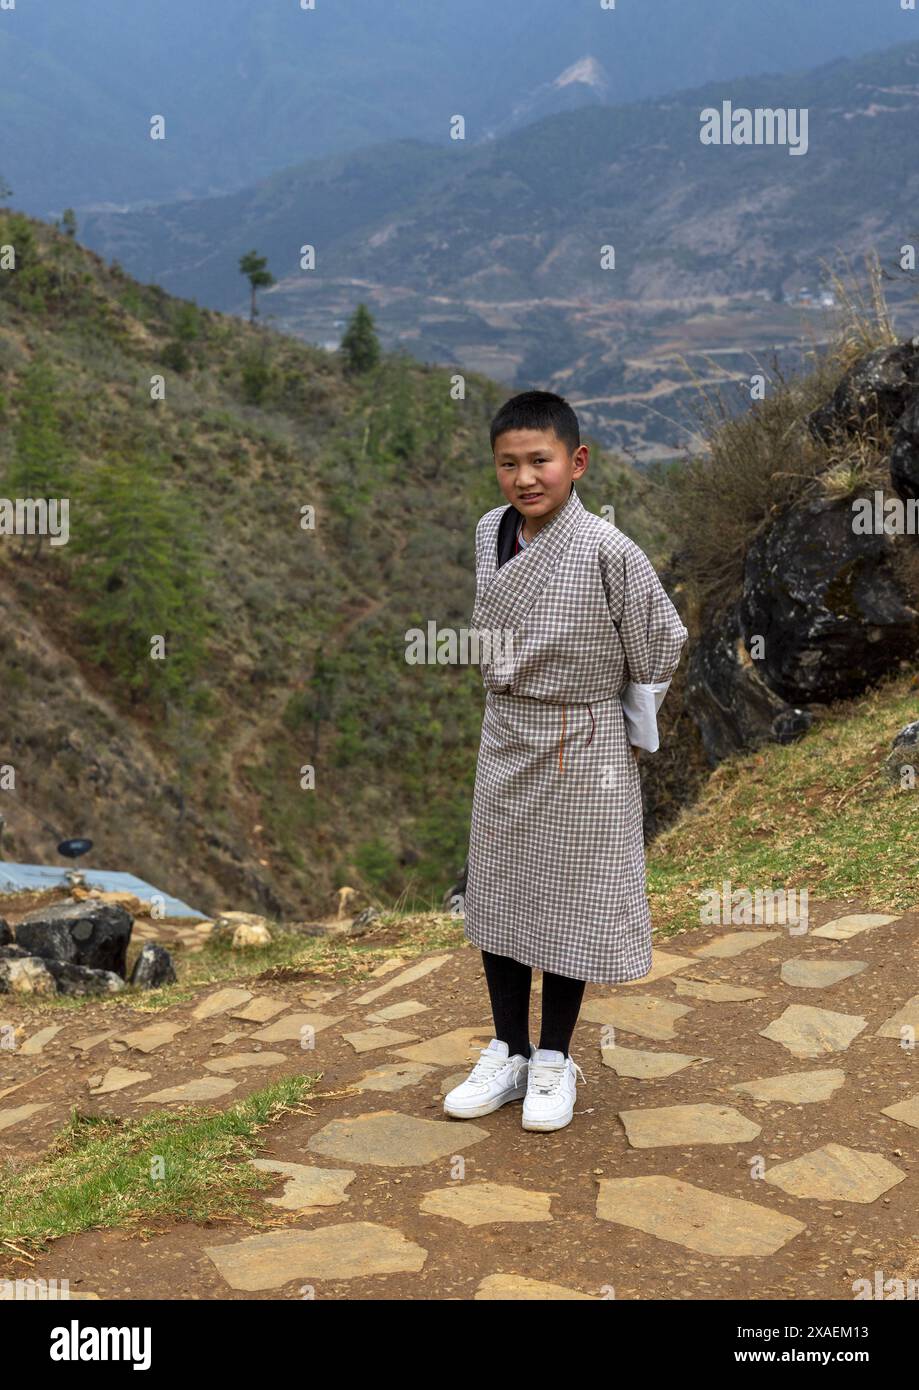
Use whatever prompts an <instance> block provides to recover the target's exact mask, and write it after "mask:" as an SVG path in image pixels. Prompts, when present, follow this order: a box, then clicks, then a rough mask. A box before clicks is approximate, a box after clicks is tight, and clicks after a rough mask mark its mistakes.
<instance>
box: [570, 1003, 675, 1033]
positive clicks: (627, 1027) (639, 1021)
mask: <svg viewBox="0 0 919 1390" xmlns="http://www.w3.org/2000/svg"><path fill="white" fill-rule="evenodd" d="M688 1013H692V1006H691V1005H689V1004H676V1003H674V1001H673V1000H672V999H660V998H658V997H657V996H656V995H654V994H640V995H635V996H634V997H630V998H625V997H624V996H622V995H614V994H610V995H607V996H606V998H601V999H587V1000H585V1002H584V1005H583V1007H582V1009H581V1018H584V1019H587V1021H588V1022H589V1023H602V1024H605V1025H606V1026H608V1027H612V1028H621V1029H622V1031H623V1032H624V1033H637V1035H638V1036H639V1037H641V1038H658V1039H662V1038H675V1037H676V1029H675V1028H674V1026H673V1025H674V1024H675V1023H676V1021H677V1019H680V1018H682V1017H683V1015H684V1014H688Z"/></svg>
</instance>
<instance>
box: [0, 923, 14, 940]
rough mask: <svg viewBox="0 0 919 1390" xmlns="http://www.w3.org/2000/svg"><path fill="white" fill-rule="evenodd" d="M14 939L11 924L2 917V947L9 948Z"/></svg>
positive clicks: (0, 933) (0, 936)
mask: <svg viewBox="0 0 919 1390" xmlns="http://www.w3.org/2000/svg"><path fill="white" fill-rule="evenodd" d="M12 939H13V933H12V930H11V928H10V924H9V922H5V921H4V920H3V918H2V917H0V946H8V945H9V944H10V942H11V941H12Z"/></svg>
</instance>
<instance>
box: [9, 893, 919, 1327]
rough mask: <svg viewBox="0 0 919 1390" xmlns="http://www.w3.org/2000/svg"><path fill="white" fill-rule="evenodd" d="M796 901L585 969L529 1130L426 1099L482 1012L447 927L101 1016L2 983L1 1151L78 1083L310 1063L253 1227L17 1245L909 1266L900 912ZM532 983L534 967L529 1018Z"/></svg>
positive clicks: (166, 1079) (908, 1084)
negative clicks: (568, 1073) (421, 943)
mask: <svg viewBox="0 0 919 1390" xmlns="http://www.w3.org/2000/svg"><path fill="white" fill-rule="evenodd" d="M811 920H812V927H811V930H810V932H809V933H808V934H807V935H803V936H801V935H790V934H788V933H787V932H786V931H785V930H784V929H782V928H768V929H767V928H762V929H758V930H757V929H752V930H750V929H743V930H741V929H739V928H738V929H733V928H728V929H724V928H710V927H705V928H697V929H695V930H693V931H690V932H686V933H683V934H681V935H679V936H677V937H671V938H669V939H668V940H667V941H666V943H664V944H663V945H662V946H661V948H660V949H656V950H655V959H654V969H653V971H652V973H651V975H650V976H649V977H648V978H647V979H646V980H644V981H640V982H637V983H634V984H629V985H619V986H616V987H607V986H602V985H590V986H588V989H587V993H586V996H585V1005H584V1010H583V1013H582V1017H581V1019H580V1021H579V1023H578V1027H577V1030H576V1033H575V1037H574V1040H573V1043H572V1054H573V1056H574V1057H575V1060H576V1061H577V1062H578V1063H579V1065H580V1066H581V1068H582V1069H583V1071H584V1073H585V1077H586V1082H585V1083H581V1084H580V1085H579V1091H578V1104H577V1108H576V1113H575V1117H574V1120H573V1122H572V1124H571V1125H570V1126H569V1127H568V1128H566V1129H565V1130H562V1131H559V1132H556V1133H554V1134H537V1133H528V1132H525V1131H523V1130H522V1129H521V1127H520V1110H521V1107H520V1104H519V1103H517V1104H511V1105H508V1106H505V1107H504V1108H503V1109H502V1110H500V1111H497V1112H495V1113H494V1114H492V1115H488V1116H486V1117H484V1118H483V1119H480V1120H476V1121H474V1122H463V1121H456V1120H451V1119H448V1118H446V1117H445V1116H444V1115H443V1111H442V1096H443V1094H444V1092H445V1091H446V1090H448V1089H449V1088H450V1087H451V1086H452V1085H454V1084H456V1082H457V1080H459V1079H461V1078H462V1076H464V1075H465V1074H466V1072H467V1071H468V1068H469V1066H470V1065H471V1062H472V1061H473V1060H474V1059H475V1057H476V1055H477V1052H478V1048H479V1047H481V1046H484V1045H485V1044H486V1043H487V1042H488V1040H489V1038H490V1037H491V1036H492V1027H491V1020H490V1013H489V1010H488V1003H487V994H486V991H485V984H484V978H483V976H482V971H481V965H480V957H479V955H478V952H476V951H474V950H472V949H471V948H468V947H467V948H464V949H459V950H456V951H445V952H440V953H432V954H430V955H428V956H425V957H423V958H421V959H415V960H411V961H401V960H400V959H399V957H398V956H397V955H394V956H393V958H392V959H390V960H387V961H386V962H384V964H383V966H381V967H380V968H379V969H378V970H377V971H376V972H375V978H374V979H371V980H370V981H369V982H368V981H365V982H364V983H362V984H361V985H358V986H353V987H349V988H344V989H342V988H335V987H331V986H323V985H321V984H317V985H311V984H306V985H305V984H304V983H303V982H302V981H301V982H298V983H286V982H285V983H282V984H272V985H271V986H266V987H265V988H264V989H262V988H259V987H248V986H245V987H244V986H235V985H234V986H221V987H211V988H208V989H207V990H203V991H202V992H201V994H200V995H199V996H198V997H197V998H196V1000H195V1001H193V1002H190V1003H186V1004H184V1005H182V1006H177V1007H175V1008H173V1009H170V1010H169V1011H168V1013H165V1014H157V1015H155V1016H151V1015H149V1014H148V1015H142V1014H140V1013H139V1012H138V1011H135V1010H130V1009H128V1008H127V1007H125V1008H124V1009H123V1010H121V1006H120V1005H119V1006H116V1007H114V1008H112V1007H110V1008H107V1009H106V1011H105V1014H104V1023H105V1026H103V1027H98V1026H95V1027H94V1026H88V1024H87V1019H86V1016H85V1015H76V1016H74V1017H73V1018H70V1019H68V1021H67V1022H65V1023H63V1024H59V1025H56V1026H55V1027H50V1026H48V1025H47V1023H46V1022H44V1023H43V1025H39V1024H37V1023H36V1022H35V1021H34V1019H33V1021H32V1023H31V1025H28V1024H26V1025H25V1026H23V1019H25V1018H27V1017H28V1015H27V1012H26V1010H25V1009H24V1008H23V1007H22V1006H21V1005H18V1006H17V1005H10V1006H9V1007H7V1005H8V1003H9V1001H4V1002H2V1003H0V1026H2V1024H3V1022H4V1019H5V1021H6V1022H7V1023H12V1024H13V1025H14V1026H16V1025H19V1026H20V1034H19V1041H20V1043H25V1046H20V1047H19V1048H18V1050H17V1051H16V1052H15V1053H10V1052H0V1153H3V1154H10V1153H12V1154H14V1155H18V1156H20V1157H22V1158H28V1157H35V1156H36V1155H37V1154H38V1153H40V1152H41V1151H42V1149H43V1148H44V1146H45V1145H46V1144H47V1141H48V1138H49V1137H50V1135H51V1134H52V1133H53V1131H54V1130H55V1129H56V1128H57V1127H58V1125H59V1124H60V1123H61V1122H62V1120H63V1119H64V1118H66V1114H67V1111H68V1109H69V1107H70V1105H71V1104H72V1103H73V1102H74V1100H77V1101H79V1103H80V1104H81V1106H82V1108H84V1109H87V1108H95V1109H98V1110H102V1111H105V1112H107V1113H114V1114H125V1115H127V1114H139V1113H143V1112H145V1111H148V1110H150V1109H152V1108H153V1107H156V1106H176V1105H178V1104H181V1103H182V1102H189V1101H195V1102H204V1103H209V1104H214V1105H225V1104H230V1103H232V1102H234V1101H235V1100H237V1099H239V1098H241V1097H242V1096H244V1095H246V1094H247V1093H248V1092H249V1091H252V1090H254V1089H257V1088H258V1087H260V1086H262V1085H264V1084H265V1082H266V1080H268V1079H269V1078H275V1077H279V1076H281V1075H284V1074H287V1073H290V1072H294V1071H307V1072H311V1073H315V1072H321V1073H322V1079H321V1081H320V1082H319V1085H318V1087H317V1089H316V1092H315V1093H314V1095H313V1096H312V1097H311V1098H310V1100H309V1107H310V1109H311V1110H312V1111H313V1113H312V1114H311V1115H309V1116H305V1115H302V1114H296V1115H289V1116H286V1117H284V1119H283V1120H281V1121H280V1122H278V1123H277V1124H275V1125H273V1126H272V1127H271V1128H270V1129H269V1130H268V1131H266V1134H267V1143H266V1146H265V1148H264V1150H263V1152H262V1155H261V1157H260V1158H259V1159H258V1160H256V1166H257V1167H259V1168H260V1169H261V1170H262V1171H265V1172H271V1173H273V1174H276V1176H277V1184H276V1186H275V1187H274V1188H272V1189H271V1190H269V1191H266V1194H265V1196H264V1198H263V1199H260V1200H263V1201H264V1207H265V1221H264V1223H263V1229H259V1230H255V1231H253V1229H252V1228H251V1227H249V1226H247V1225H245V1224H243V1223H241V1222H235V1221H233V1222H226V1223H224V1222H221V1223H213V1224H212V1225H211V1227H210V1228H209V1229H206V1228H202V1227H197V1226H192V1225H188V1224H180V1225H176V1226H174V1227H171V1228H170V1229H168V1230H165V1231H163V1232H161V1233H159V1234H157V1235H155V1236H154V1237H153V1238H152V1239H149V1240H146V1241H140V1240H138V1238H137V1236H136V1234H133V1233H131V1232H125V1231H110V1232H88V1233H86V1234H84V1235H80V1236H77V1237H74V1238H72V1239H65V1240H61V1241H59V1242H57V1243H56V1244H55V1246H54V1248H53V1250H52V1251H51V1253H49V1254H48V1255H47V1256H43V1257H42V1258H41V1259H40V1260H39V1261H38V1263H37V1265H36V1266H35V1267H33V1268H32V1269H31V1270H30V1273H31V1275H32V1276H33V1277H45V1278H49V1279H50V1278H58V1279H61V1278H68V1279H69V1280H70V1282H71V1286H72V1287H73V1288H74V1289H75V1290H87V1291H93V1292H95V1293H97V1294H98V1295H99V1296H101V1297H114V1298H124V1297H126V1298H132V1297H141V1296H150V1297H162V1298H303V1297H310V1296H315V1297H320V1298H336V1299H348V1298H356V1299H367V1298H370V1299H372V1298H399V1299H401V1298H427V1299H457V1298H459V1299H470V1298H479V1299H495V1298H499V1299H507V1298H521V1299H542V1298H545V1299H578V1298H604V1297H616V1298H626V1299H631V1298H686V1299H697V1298H703V1299H704V1298H745V1299H749V1298H753V1299H760V1298H763V1299H766V1298H780V1299H785V1298H788V1299H792V1298H802V1299H806V1298H837V1299H841V1300H851V1299H852V1298H853V1288H852V1285H853V1281H854V1280H856V1279H859V1278H865V1279H868V1280H870V1281H873V1280H874V1278H875V1271H876V1270H881V1271H883V1274H884V1277H885V1278H890V1277H901V1278H906V1277H912V1278H917V1277H919V1216H917V1213H919V1166H917V1156H919V1048H916V1047H913V1046H911V1045H910V1044H911V1040H912V1039H913V1037H914V1036H915V1033H916V1030H917V1027H919V969H917V960H919V949H917V948H919V913H917V912H912V913H907V914H893V913H889V914H885V913H868V914H865V913H859V912H858V910H857V908H856V907H854V906H853V905H851V904H845V903H838V902H837V903H822V904H818V905H817V906H816V907H814V906H813V904H812V917H811ZM815 925H816V927H817V929H816V930H814V926H815ZM538 981H539V976H538V974H537V975H536V982H537V984H538ZM538 1010H539V994H538V990H535V991H534V1000H533V1015H532V1017H533V1025H532V1033H533V1037H534V1041H535V1040H536V1038H537V1030H538V1016H539V1015H538ZM29 1044H31V1047H30V1046H29ZM0 1273H3V1270H2V1269H0Z"/></svg>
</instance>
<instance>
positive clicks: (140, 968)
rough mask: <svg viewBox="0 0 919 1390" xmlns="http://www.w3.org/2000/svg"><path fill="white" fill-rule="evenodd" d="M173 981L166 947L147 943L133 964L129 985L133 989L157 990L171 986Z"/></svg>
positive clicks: (174, 973)
mask: <svg viewBox="0 0 919 1390" xmlns="http://www.w3.org/2000/svg"><path fill="white" fill-rule="evenodd" d="M175 981H176V972H175V968H174V966H173V964H172V957H171V956H170V954H169V952H168V951H167V950H166V947H165V946H160V945H159V943H158V942H155V941H148V942H147V943H146V945H145V946H144V948H143V950H142V951H141V953H140V955H139V956H138V957H137V960H136V961H135V962H134V969H133V970H132V971H131V979H130V981H129V983H130V984H132V985H133V986H134V987H135V989H159V987H160V986H161V985H172V984H175Z"/></svg>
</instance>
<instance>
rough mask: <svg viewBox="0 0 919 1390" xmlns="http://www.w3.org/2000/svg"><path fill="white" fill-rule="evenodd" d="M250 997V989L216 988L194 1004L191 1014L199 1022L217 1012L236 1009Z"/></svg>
mask: <svg viewBox="0 0 919 1390" xmlns="http://www.w3.org/2000/svg"><path fill="white" fill-rule="evenodd" d="M251 998H252V991H251V989H233V988H227V989H218V990H215V991H214V993H213V994H208V995H206V996H205V998H204V999H202V1000H201V1002H200V1004H196V1005H195V1007H194V1008H193V1009H192V1011H191V1016H192V1018H194V1019H196V1020H197V1021H198V1022H199V1023H200V1022H201V1020H202V1019H205V1018H214V1017H215V1016H216V1015H217V1014H225V1013H227V1012H229V1010H230V1009H238V1008H240V1007H241V1006H242V1005H243V1004H245V1003H246V1001H247V1000H249V999H251Z"/></svg>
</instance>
